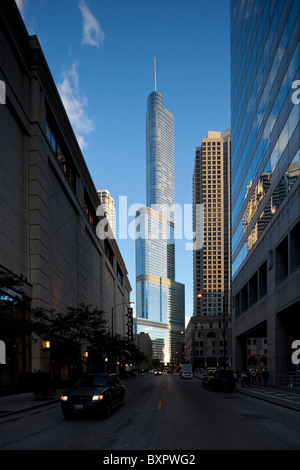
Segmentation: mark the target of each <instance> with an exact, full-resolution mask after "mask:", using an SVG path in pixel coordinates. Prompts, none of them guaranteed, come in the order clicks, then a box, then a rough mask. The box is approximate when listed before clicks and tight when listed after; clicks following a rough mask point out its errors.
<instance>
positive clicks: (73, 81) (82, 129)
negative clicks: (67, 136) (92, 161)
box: [57, 62, 95, 149]
mask: <svg viewBox="0 0 300 470" xmlns="http://www.w3.org/2000/svg"><path fill="white" fill-rule="evenodd" d="M77 67H78V63H77V62H75V63H74V64H73V65H72V68H71V69H70V70H68V71H66V72H64V73H63V75H62V81H61V82H60V83H58V85H57V88H58V91H59V93H60V96H61V99H62V102H63V104H64V107H65V109H66V111H67V114H68V116H69V119H70V121H71V124H72V126H73V128H74V132H75V134H76V137H77V140H78V143H79V145H80V148H81V149H83V148H84V147H85V146H86V142H85V140H84V136H83V135H82V134H84V135H86V134H89V133H90V132H92V131H93V130H94V129H95V125H94V123H93V121H92V120H91V119H90V118H89V117H88V115H87V112H86V108H87V104H88V100H87V97H86V96H85V94H84V92H83V90H82V89H81V88H80V85H79V75H78V72H77Z"/></svg>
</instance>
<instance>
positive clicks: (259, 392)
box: [195, 373, 300, 411]
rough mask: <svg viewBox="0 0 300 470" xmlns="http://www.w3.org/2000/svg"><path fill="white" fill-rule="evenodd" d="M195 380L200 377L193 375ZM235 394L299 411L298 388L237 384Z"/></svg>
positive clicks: (299, 394)
mask: <svg viewBox="0 0 300 470" xmlns="http://www.w3.org/2000/svg"><path fill="white" fill-rule="evenodd" d="M195 378H196V379H200V380H201V377H200V376H199V375H197V373H196V374H195ZM235 391H236V392H238V393H243V394H245V395H249V396H251V397H253V398H256V399H259V400H264V401H267V402H269V403H273V404H275V405H279V406H283V407H285V408H290V409H291V410H294V411H300V389H299V388H294V389H293V388H290V387H272V386H267V387H263V386H262V387H258V386H257V385H252V386H249V387H245V388H243V387H241V385H240V383H238V384H237V387H236V390H235Z"/></svg>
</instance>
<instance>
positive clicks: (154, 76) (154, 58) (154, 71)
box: [154, 57, 156, 91]
mask: <svg viewBox="0 0 300 470" xmlns="http://www.w3.org/2000/svg"><path fill="white" fill-rule="evenodd" d="M154 91H156V58H155V57H154Z"/></svg>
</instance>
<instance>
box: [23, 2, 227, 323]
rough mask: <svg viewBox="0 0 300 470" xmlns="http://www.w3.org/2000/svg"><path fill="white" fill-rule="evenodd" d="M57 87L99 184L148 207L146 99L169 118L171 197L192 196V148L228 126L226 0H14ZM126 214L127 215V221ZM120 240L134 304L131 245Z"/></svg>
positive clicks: (179, 266) (186, 270)
mask: <svg viewBox="0 0 300 470" xmlns="http://www.w3.org/2000/svg"><path fill="white" fill-rule="evenodd" d="M16 3H17V4H18V6H19V9H20V12H21V14H22V17H23V20H24V22H25V25H26V28H27V30H28V32H29V34H36V35H37V37H38V39H39V41H40V44H41V47H42V49H43V52H44V55H45V57H46V60H47V62H48V65H49V68H50V71H51V73H52V75H53V78H54V80H55V82H56V84H57V87H58V89H59V91H60V93H61V96H62V99H63V102H64V104H65V107H66V110H67V112H68V115H69V117H70V121H71V124H72V126H73V128H74V131H75V133H76V135H77V136H78V141H79V143H80V145H81V148H82V152H83V155H84V158H85V160H86V162H87V166H88V168H89V171H90V173H91V176H92V178H93V181H94V183H95V186H96V188H97V189H108V190H109V191H110V193H111V195H112V197H113V198H114V200H115V203H116V209H117V215H118V201H119V197H120V196H127V198H128V199H127V201H128V202H127V204H128V207H130V206H131V205H132V204H146V145H145V141H146V135H145V134H146V124H145V118H146V106H147V97H148V95H149V94H150V93H151V92H152V91H153V89H154V78H153V61H154V57H156V69H157V91H159V92H160V93H161V94H162V96H163V104H164V107H165V108H167V109H168V111H170V112H171V113H172V114H173V116H174V122H175V199H176V203H177V204H180V205H182V206H183V205H184V204H191V203H192V175H193V167H194V157H195V148H196V147H197V146H199V145H201V140H202V138H203V137H206V133H207V131H208V130H215V131H224V130H226V129H228V128H229V127H230V29H229V9H230V2H229V0H184V1H183V0H151V1H150V0H85V1H83V0H59V1H58V0H18V1H16ZM131 220H133V217H130V216H128V222H130V221H131ZM117 241H118V244H119V247H120V250H121V253H122V255H123V258H124V260H125V263H126V266H127V269H128V275H129V280H130V283H131V286H132V289H133V291H132V294H131V300H132V301H135V244H134V241H133V240H132V239H130V238H128V239H127V240H118V229H117ZM186 242H187V240H186V239H183V240H177V241H176V280H177V281H178V282H182V283H183V284H185V294H186V316H191V315H192V313H193V310H192V309H193V299H192V290H193V275H192V252H191V251H187V250H186V248H185V244H186Z"/></svg>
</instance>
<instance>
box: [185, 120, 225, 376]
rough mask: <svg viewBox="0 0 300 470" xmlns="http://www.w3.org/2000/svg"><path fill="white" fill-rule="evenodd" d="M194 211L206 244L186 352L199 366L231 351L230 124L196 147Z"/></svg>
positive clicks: (197, 254)
mask: <svg viewBox="0 0 300 470" xmlns="http://www.w3.org/2000/svg"><path fill="white" fill-rule="evenodd" d="M198 205H202V206H203V224H202V225H197V220H196V217H197V214H198V211H197V210H196V207H197V206H198ZM193 213H194V221H193V225H194V232H197V230H198V229H199V228H200V230H201V231H202V232H203V233H202V234H199V233H197V238H198V239H200V238H202V240H203V244H202V247H201V248H199V249H196V250H194V251H193V295H194V315H193V317H192V319H191V320H190V323H191V324H190V325H189V327H188V328H187V330H186V356H187V358H191V359H189V361H190V362H192V363H193V365H194V367H207V366H218V365H221V363H224V354H225V355H226V358H228V357H229V358H230V356H231V341H230V340H229V339H230V338H231V333H230V331H229V330H230V327H231V236H230V235H231V223H230V214H231V213H230V129H229V130H227V131H225V132H212V131H209V132H208V133H207V137H206V138H203V139H202V145H201V146H200V147H197V148H196V156H195V168H194V173H193ZM201 235H202V237H201ZM199 330H201V331H199ZM224 330H225V342H224ZM189 345H190V346H189ZM226 360H227V359H226Z"/></svg>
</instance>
